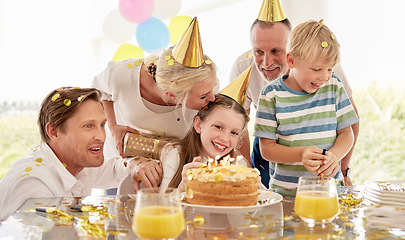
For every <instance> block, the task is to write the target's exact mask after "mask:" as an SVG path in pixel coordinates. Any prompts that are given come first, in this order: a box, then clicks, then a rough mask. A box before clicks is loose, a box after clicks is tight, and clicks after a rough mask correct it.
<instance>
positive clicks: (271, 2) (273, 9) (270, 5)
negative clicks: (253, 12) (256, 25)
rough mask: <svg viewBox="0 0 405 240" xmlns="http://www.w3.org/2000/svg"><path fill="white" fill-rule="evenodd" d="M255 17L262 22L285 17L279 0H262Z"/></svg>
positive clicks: (276, 20)
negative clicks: (257, 14)
mask: <svg viewBox="0 0 405 240" xmlns="http://www.w3.org/2000/svg"><path fill="white" fill-rule="evenodd" d="M257 19H259V20H261V21H264V22H280V21H283V20H284V19H286V17H285V15H284V11H283V8H282V7H281V4H280V1H279V0H263V3H262V7H261V8H260V12H259V16H258V17H257Z"/></svg>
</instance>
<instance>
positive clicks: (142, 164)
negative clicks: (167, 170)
mask: <svg viewBox="0 0 405 240" xmlns="http://www.w3.org/2000/svg"><path fill="white" fill-rule="evenodd" d="M129 167H130V168H131V178H132V184H133V185H134V190H135V192H138V191H139V190H140V184H141V183H143V185H144V186H145V187H146V188H151V187H158V186H159V185H160V182H161V180H162V176H163V168H162V166H161V164H160V162H159V161H157V160H151V159H146V158H144V157H141V158H140V159H139V160H132V161H131V162H130V164H129Z"/></svg>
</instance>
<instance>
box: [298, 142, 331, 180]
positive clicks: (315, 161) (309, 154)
mask: <svg viewBox="0 0 405 240" xmlns="http://www.w3.org/2000/svg"><path fill="white" fill-rule="evenodd" d="M326 158H327V156H326V155H322V149H320V148H318V147H315V146H308V147H306V148H305V149H304V152H303V153H302V160H301V161H302V163H303V164H304V166H305V168H306V169H307V170H308V172H310V173H312V174H315V173H317V170H319V168H320V166H321V165H322V163H323V161H325V160H326Z"/></svg>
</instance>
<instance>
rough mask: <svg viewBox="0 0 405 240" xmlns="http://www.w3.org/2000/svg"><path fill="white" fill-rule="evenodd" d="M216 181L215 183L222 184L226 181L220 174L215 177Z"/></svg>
mask: <svg viewBox="0 0 405 240" xmlns="http://www.w3.org/2000/svg"><path fill="white" fill-rule="evenodd" d="M214 180H215V182H222V181H223V180H224V176H222V174H220V173H217V174H216V175H215V176H214Z"/></svg>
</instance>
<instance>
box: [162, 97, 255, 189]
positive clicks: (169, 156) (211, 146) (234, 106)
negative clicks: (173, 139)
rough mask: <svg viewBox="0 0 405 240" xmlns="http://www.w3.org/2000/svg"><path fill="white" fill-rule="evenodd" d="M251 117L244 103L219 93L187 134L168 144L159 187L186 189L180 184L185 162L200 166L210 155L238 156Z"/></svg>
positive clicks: (199, 114)
mask: <svg viewBox="0 0 405 240" xmlns="http://www.w3.org/2000/svg"><path fill="white" fill-rule="evenodd" d="M248 119H249V118H248V116H247V114H246V112H245V110H244V108H243V107H242V105H240V104H239V103H238V102H236V101H235V100H233V99H232V98H230V97H227V96H225V95H222V94H216V95H215V101H213V102H210V103H209V104H208V105H207V106H205V107H203V108H202V109H201V110H200V111H199V112H198V113H197V115H196V116H195V117H194V123H193V126H192V127H191V128H190V130H189V131H188V133H187V134H186V136H185V137H184V138H183V139H182V140H181V141H180V142H178V143H175V144H168V145H166V146H165V149H164V150H163V151H162V155H161V162H162V164H163V180H162V183H161V185H160V187H161V188H163V189H165V188H167V187H179V188H180V189H181V190H183V191H184V189H183V188H184V186H183V184H180V183H181V181H182V171H183V166H184V165H186V164H188V166H189V167H198V166H199V165H200V164H201V163H206V162H207V160H208V158H216V157H217V156H219V157H220V158H222V157H224V156H227V155H230V156H231V157H236V155H237V154H238V153H237V152H236V150H235V147H236V146H237V145H238V143H239V142H240V141H241V139H242V136H241V134H242V132H243V130H244V128H245V127H246V125H247V122H248ZM193 161H194V162H193Z"/></svg>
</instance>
